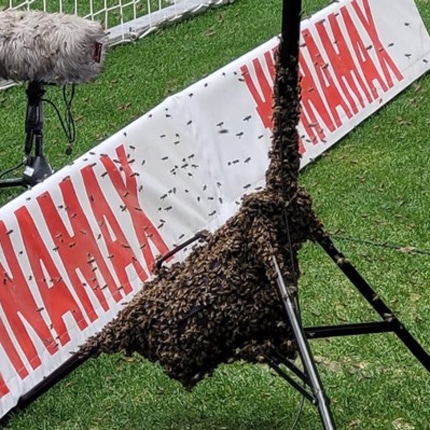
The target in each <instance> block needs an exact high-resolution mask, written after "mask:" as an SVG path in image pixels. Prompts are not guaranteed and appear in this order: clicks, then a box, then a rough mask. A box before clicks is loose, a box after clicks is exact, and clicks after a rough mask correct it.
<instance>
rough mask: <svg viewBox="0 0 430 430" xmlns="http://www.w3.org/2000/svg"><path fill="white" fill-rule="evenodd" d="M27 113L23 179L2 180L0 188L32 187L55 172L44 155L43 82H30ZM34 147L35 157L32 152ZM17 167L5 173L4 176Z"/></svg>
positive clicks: (27, 92) (0, 180) (27, 91)
mask: <svg viewBox="0 0 430 430" xmlns="http://www.w3.org/2000/svg"><path fill="white" fill-rule="evenodd" d="M26 94H27V111H26V118H25V133H26V137H25V144H24V155H25V159H24V162H23V165H24V173H23V176H22V178H11V179H0V188H6V187H14V186H24V187H32V186H34V185H36V184H37V183H39V182H41V181H43V180H44V179H45V178H47V177H48V176H50V175H52V173H53V171H52V168H51V166H50V165H49V163H48V161H47V160H46V157H45V155H44V153H43V106H42V103H43V96H44V94H45V88H44V84H43V82H30V83H29V84H28V87H27V90H26ZM33 147H34V155H32V150H33ZM13 170H15V167H14V168H12V169H9V170H7V171H5V172H3V175H5V174H7V173H9V172H11V171H13Z"/></svg>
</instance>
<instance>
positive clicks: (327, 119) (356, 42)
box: [241, 0, 403, 153]
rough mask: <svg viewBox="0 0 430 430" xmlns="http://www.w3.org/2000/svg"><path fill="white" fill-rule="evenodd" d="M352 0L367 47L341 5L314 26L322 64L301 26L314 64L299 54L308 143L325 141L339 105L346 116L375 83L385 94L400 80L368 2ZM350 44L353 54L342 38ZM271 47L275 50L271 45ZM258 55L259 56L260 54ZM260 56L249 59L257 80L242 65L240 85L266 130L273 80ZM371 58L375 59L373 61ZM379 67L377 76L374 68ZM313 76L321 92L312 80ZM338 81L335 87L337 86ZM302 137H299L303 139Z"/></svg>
mask: <svg viewBox="0 0 430 430" xmlns="http://www.w3.org/2000/svg"><path fill="white" fill-rule="evenodd" d="M360 1H361V3H362V6H360V4H359V0H353V1H352V8H353V10H354V11H355V13H356V15H357V17H358V20H359V21H360V23H361V25H362V27H363V29H362V30H360V31H361V32H362V33H363V31H364V32H366V33H367V35H368V37H369V38H370V39H371V41H372V45H371V46H370V47H369V46H365V42H364V40H363V38H362V35H361V34H360V32H359V30H358V29H357V27H356V25H355V24H354V21H353V20H352V18H351V15H350V12H349V11H348V9H347V7H346V6H342V7H341V8H340V9H339V10H340V14H339V13H336V14H333V13H332V14H330V15H329V16H328V19H326V20H322V21H320V22H317V23H316V24H315V27H316V29H317V32H318V35H319V38H320V40H321V42H322V44H323V46H324V49H325V51H326V55H327V57H326V58H327V60H328V61H327V63H325V62H324V60H323V55H322V52H320V50H319V48H318V44H317V43H316V41H315V39H314V38H313V36H312V34H311V32H310V31H309V30H308V29H304V30H303V32H302V34H303V37H304V39H305V42H306V44H305V46H306V47H307V49H308V50H309V54H310V58H311V59H312V61H313V67H311V65H310V64H308V63H307V62H306V60H305V57H304V56H303V55H301V56H300V69H301V70H300V76H301V87H302V112H301V117H300V120H301V123H302V126H303V128H304V131H305V133H306V135H307V136H308V137H309V139H307V141H309V142H312V143H314V144H316V143H318V142H319V141H324V139H325V138H326V135H325V130H327V131H329V132H334V131H335V130H336V129H337V128H338V127H340V126H342V120H341V117H340V116H339V112H338V109H339V108H340V109H342V110H343V111H344V112H345V114H346V116H347V117H348V118H351V117H352V116H353V114H357V113H358V111H359V108H358V105H357V103H359V105H360V107H361V108H364V107H365V100H364V99H363V96H364V97H365V98H366V99H367V102H368V103H372V102H373V101H374V100H375V99H377V98H378V97H379V95H378V92H377V89H376V87H375V83H376V82H377V83H378V84H379V85H378V86H379V87H380V88H381V89H382V91H384V92H386V91H388V89H389V88H391V87H392V86H393V85H394V83H393V77H394V78H395V79H397V80H398V81H401V80H402V79H403V75H402V73H401V71H400V70H399V68H398V67H397V66H396V64H395V63H394V61H393V59H392V58H391V57H390V55H389V53H388V52H387V50H386V49H385V48H384V47H383V45H382V42H381V40H380V38H379V35H378V33H377V30H376V26H375V21H374V18H373V16H372V11H371V8H370V5H369V0H360ZM339 17H340V18H342V19H343V21H344V26H345V27H346V31H344V30H342V28H341V26H340V24H339V20H340V18H339ZM328 25H329V26H330V29H331V31H332V33H333V40H331V39H330V36H329V34H328V27H326V26H328ZM347 35H348V36H349V43H350V44H351V45H352V47H353V53H354V54H355V55H352V53H351V52H350V49H349V44H348V42H347ZM274 50H276V48H274ZM371 52H372V53H374V54H375V55H374V57H375V60H374V59H372V55H371ZM271 53H272V52H271V51H266V52H265V53H264V54H263V55H264V60H265V62H266V63H267V66H268V70H269V74H270V77H271V78H274V67H273V58H272V56H271ZM260 58H261V57H260ZM261 61H262V60H260V59H259V58H255V59H253V60H252V66H253V69H254V73H255V76H256V79H255V78H253V77H252V76H253V75H251V73H250V71H249V68H248V66H247V65H244V66H242V67H241V71H242V74H243V76H244V80H245V83H246V85H247V87H248V89H249V91H250V93H251V95H252V97H253V99H254V101H255V103H256V105H257V112H258V114H259V116H260V118H261V120H262V122H263V125H264V127H265V128H272V87H273V85H272V82H271V81H270V80H269V79H268V77H267V76H266V74H265V73H264V71H263V67H262V64H261ZM375 62H376V63H375ZM378 67H379V68H380V70H381V71H382V74H381V73H380V72H379V71H378ZM313 73H315V74H316V77H317V78H318V83H319V84H320V87H321V90H320V89H319V87H317V85H316V82H315V77H314V76H313ZM337 84H338V85H339V87H340V88H339V89H338V88H337ZM304 137H305V136H301V139H303V138H304ZM301 139H300V141H299V145H300V148H299V150H300V152H301V153H303V152H304V147H303V145H302V140H301Z"/></svg>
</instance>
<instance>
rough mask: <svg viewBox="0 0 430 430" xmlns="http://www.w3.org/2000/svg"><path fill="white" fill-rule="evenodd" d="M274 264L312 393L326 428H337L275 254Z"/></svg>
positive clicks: (332, 429)
mask: <svg viewBox="0 0 430 430" xmlns="http://www.w3.org/2000/svg"><path fill="white" fill-rule="evenodd" d="M273 264H274V266H275V270H276V275H277V279H276V281H277V284H278V288H279V291H280V293H281V297H282V301H283V302H284V306H285V310H286V312H287V315H288V320H289V323H290V325H291V329H292V331H293V334H294V338H295V339H296V341H297V347H298V350H299V354H300V358H301V360H302V363H303V368H304V370H305V373H306V374H307V375H308V378H309V386H310V387H311V390H312V393H313V395H314V397H315V399H316V403H317V406H318V411H319V414H320V417H321V421H322V424H323V427H324V430H335V429H336V426H335V424H334V420H333V416H332V414H331V410H330V407H329V404H328V399H327V397H326V395H325V393H324V389H323V386H322V384H321V380H320V377H319V374H318V371H317V368H316V366H315V362H314V359H313V357H312V353H311V350H310V347H309V343H308V341H307V338H306V335H305V333H304V330H303V327H302V326H301V325H300V323H299V319H298V317H297V314H296V309H295V306H294V302H293V299H292V297H291V295H290V293H289V292H288V289H287V287H286V285H285V282H284V278H283V276H282V273H281V270H280V269H279V265H278V262H277V261H276V257H275V256H273Z"/></svg>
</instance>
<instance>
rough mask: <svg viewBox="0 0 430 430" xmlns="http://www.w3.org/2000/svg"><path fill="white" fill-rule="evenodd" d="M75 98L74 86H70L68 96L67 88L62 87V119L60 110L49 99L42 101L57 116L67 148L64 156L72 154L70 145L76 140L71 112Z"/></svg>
mask: <svg viewBox="0 0 430 430" xmlns="http://www.w3.org/2000/svg"><path fill="white" fill-rule="evenodd" d="M74 97H75V85H71V90H70V95H69V96H68V95H67V87H66V85H63V101H64V105H65V111H64V118H63V117H62V115H61V112H60V110H59V109H58V107H57V105H56V104H55V103H53V102H52V101H51V100H49V99H42V101H44V102H46V103H48V104H50V105H51V106H52V107H53V108H54V110H55V113H56V114H57V117H58V120H59V121H60V125H61V128H62V129H63V131H64V134H65V136H66V138H67V143H68V146H67V148H66V155H70V154H71V153H72V148H71V143H73V142H74V141H75V139H76V126H75V120H74V118H73V112H72V102H73V99H74Z"/></svg>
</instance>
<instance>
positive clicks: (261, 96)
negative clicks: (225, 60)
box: [240, 58, 273, 129]
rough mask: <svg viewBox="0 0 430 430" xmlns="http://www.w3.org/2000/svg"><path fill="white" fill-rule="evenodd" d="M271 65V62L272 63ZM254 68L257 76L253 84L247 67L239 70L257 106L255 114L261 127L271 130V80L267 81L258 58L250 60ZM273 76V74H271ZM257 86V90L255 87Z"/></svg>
mask: <svg viewBox="0 0 430 430" xmlns="http://www.w3.org/2000/svg"><path fill="white" fill-rule="evenodd" d="M272 63H273V62H272ZM252 64H253V66H254V70H255V74H256V76H257V81H256V83H254V81H253V79H252V76H251V73H250V71H249V69H248V66H246V65H244V66H242V67H241V68H240V70H241V72H242V75H243V78H244V79H245V83H246V85H247V87H248V89H249V91H250V93H251V95H252V97H253V99H254V101H255V103H256V104H257V112H258V115H259V117H260V118H261V121H263V126H264V127H265V128H270V129H271V128H272V126H273V123H272V107H273V98H272V91H273V79H272V80H269V79H268V78H267V76H266V74H265V73H264V71H263V67H262V65H261V62H260V60H259V59H258V58H254V59H253V60H252ZM272 74H273V72H272ZM256 84H257V85H258V87H259V88H258V89H257V86H256Z"/></svg>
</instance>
